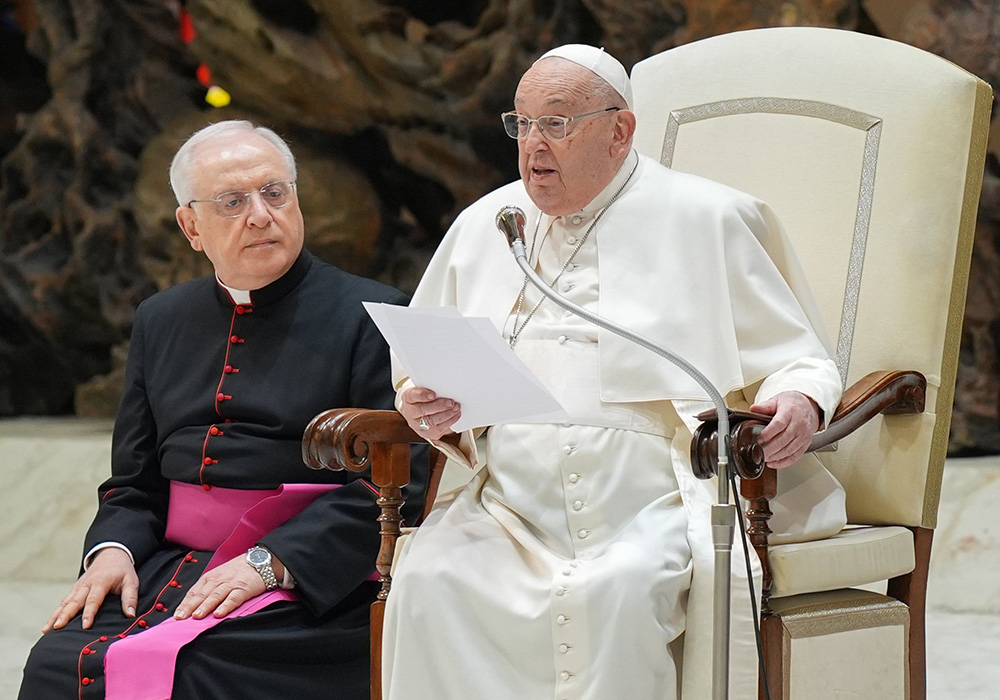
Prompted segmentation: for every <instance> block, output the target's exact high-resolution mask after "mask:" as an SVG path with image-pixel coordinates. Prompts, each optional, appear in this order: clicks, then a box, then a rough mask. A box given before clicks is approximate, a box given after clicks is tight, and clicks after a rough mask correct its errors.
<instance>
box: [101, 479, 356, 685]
mask: <svg viewBox="0 0 1000 700" xmlns="http://www.w3.org/2000/svg"><path fill="white" fill-rule="evenodd" d="M338 486H339V484H284V485H283V486H280V487H278V488H277V489H274V490H270V491H243V490H240V489H226V488H220V487H217V486H213V487H212V488H211V490H209V491H205V490H204V489H203V488H202V487H201V486H198V485H196V484H184V483H180V482H177V481H172V482H170V507H169V511H168V513H167V534H166V538H167V540H169V541H170V542H173V543H175V544H179V545H181V546H182V547H185V548H189V549H196V550H199V551H211V550H213V549H214V550H215V554H214V555H213V556H212V559H211V561H209V563H208V566H207V567H206V568H205V570H206V571H208V570H209V569H212V568H214V567H216V566H218V565H219V564H222V563H223V562H226V561H229V560H230V559H232V558H233V557H235V556H237V555H238V554H242V553H244V552H246V551H247V549H249V548H250V547H252V546H253V544H254V543H255V542H257V541H258V540H260V539H261V537H263V536H264V535H265V534H267V533H268V532H270V531H271V530H273V529H274V528H276V527H277V526H278V525H281V524H282V523H284V522H285V521H286V520H288V519H289V518H291V517H292V516H293V515H295V514H296V513H298V512H300V511H301V510H302V509H303V508H305V507H306V506H307V505H309V504H310V503H312V502H313V501H314V500H315V499H316V498H317V497H319V496H321V495H322V494H324V493H326V492H328V491H330V490H332V489H335V488H337V487H338ZM296 599H297V598H296V596H295V594H294V593H292V592H291V591H285V590H281V589H279V590H276V591H270V592H268V593H264V594H262V595H259V596H257V597H255V598H251V599H250V600H248V601H246V602H245V603H243V605H241V606H240V607H238V608H236V610H233V611H232V612H231V613H229V614H228V615H226V616H225V617H221V618H217V617H215V616H214V615H209V616H208V617H205V618H202V619H201V620H196V619H195V618H193V617H189V618H187V619H184V620H176V619H174V618H169V619H167V620H164V621H163V622H161V623H160V624H158V625H156V626H155V627H151V628H149V629H148V630H146V631H144V632H143V633H142V634H136V635H134V636H129V637H125V638H124V639H121V640H119V641H117V642H115V643H114V644H112V645H111V646H110V647H108V651H107V655H106V656H105V657H104V677H105V688H106V690H105V700H169V698H170V694H171V691H172V689H173V684H174V667H175V666H176V664H177V654H178V652H179V651H180V650H181V648H182V647H183V646H184V645H185V644H187V643H188V642H190V641H191V640H193V639H194V638H195V637H197V636H198V635H199V634H201V633H202V632H204V631H205V630H207V629H210V628H212V627H214V626H215V625H217V624H219V623H220V622H222V620H227V619H232V618H236V617H243V616H244V615H249V614H251V613H254V612H257V611H258V610H262V609H263V608H265V607H267V606H268V605H271V604H272V603H276V602H278V601H281V600H296Z"/></svg>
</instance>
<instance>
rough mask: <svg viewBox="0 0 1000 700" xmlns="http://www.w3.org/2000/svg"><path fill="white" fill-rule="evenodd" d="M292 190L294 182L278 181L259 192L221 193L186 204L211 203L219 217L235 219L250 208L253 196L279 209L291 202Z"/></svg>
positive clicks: (268, 184) (270, 206) (270, 183)
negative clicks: (214, 196) (257, 196)
mask: <svg viewBox="0 0 1000 700" xmlns="http://www.w3.org/2000/svg"><path fill="white" fill-rule="evenodd" d="M294 189H295V183H294V182H292V181H289V180H278V181H276V182H269V183H267V184H266V185H264V186H263V187H261V188H260V189H259V190H251V191H250V192H223V193H222V194H220V195H219V196H218V197H216V198H215V199H192V200H191V201H190V202H188V206H191V205H192V204H198V203H199V202H200V203H203V204H208V203H209V202H211V203H212V204H214V205H215V211H216V213H218V215H219V216H221V217H222V218H224V219H235V218H236V217H237V216H241V215H242V214H244V213H245V212H246V210H247V208H248V207H249V206H250V198H251V197H253V195H254V194H259V195H260V201H262V202H263V203H264V204H266V205H267V206H268V207H269V208H271V209H281V208H282V207H283V206H285V205H286V204H288V202H290V201H291V196H292V191H293V190H294Z"/></svg>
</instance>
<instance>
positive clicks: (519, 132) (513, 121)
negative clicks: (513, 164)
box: [500, 107, 621, 141]
mask: <svg viewBox="0 0 1000 700" xmlns="http://www.w3.org/2000/svg"><path fill="white" fill-rule="evenodd" d="M620 109H621V107H608V108H607V109H599V110H597V111H596V112H587V113H586V114H578V115H577V116H575V117H539V118H538V119H528V118H527V117H526V116H524V115H523V114H518V113H517V112H504V113H503V114H501V115H500V118H501V119H503V128H504V130H505V131H506V132H507V135H508V136H510V137H511V138H512V139H526V138H528V132H529V131H530V130H531V125H532V124H533V123H534V124H538V131H539V132H540V133H541V135H542V136H544V137H545V138H547V139H552V140H553V141H562V140H563V139H564V138H566V131H567V126H568V125H569V123H570V122H572V121H576V120H577V119H583V118H585V117H592V116H594V115H595V114H604V113H605V112H617V111H619V110H620Z"/></svg>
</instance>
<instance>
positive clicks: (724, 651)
mask: <svg viewBox="0 0 1000 700" xmlns="http://www.w3.org/2000/svg"><path fill="white" fill-rule="evenodd" d="M524 223H525V216H524V212H523V211H521V209H519V208H518V207H514V206H506V207H503V208H502V209H501V210H500V211H499V212H497V217H496V226H497V228H498V229H500V232H501V233H503V234H504V235H505V236H506V237H507V243H508V244H509V245H510V249H511V252H513V254H514V258H515V260H516V261H517V264H518V266H519V267H520V268H521V270H523V271H524V274H525V275H526V276H527V278H528V279H529V280H531V283H532V284H533V285H534V286H536V287H537V288H538V290H539V291H540V292H542V294H544V295H545V296H547V297H548V298H549V299H551V300H552V301H554V302H555V303H556V304H558V305H559V306H561V307H562V308H564V309H566V310H567V311H569V312H571V313H574V314H576V315H577V316H580V317H581V318H583V319H586V320H587V321H590V322H591V323H593V324H594V325H596V326H598V327H600V328H603V329H605V330H608V331H611V332H612V333H615V334H616V335H619V336H621V337H623V338H625V339H626V340H630V341H632V342H633V343H635V344H637V345H639V346H641V347H644V348H646V349H647V350H650V351H652V352H654V353H656V354H657V355H659V356H660V357H663V358H665V359H666V360H669V361H670V362H672V363H673V364H675V365H676V366H677V367H679V368H680V369H681V370H683V371H684V372H685V373H686V374H688V375H689V376H690V377H691V378H692V379H694V380H695V381H696V382H697V383H698V385H699V386H700V387H701V388H702V389H704V390H705V393H706V394H708V396H709V398H710V399H711V400H712V403H714V404H715V410H716V413H717V414H718V420H719V428H718V435H719V438H718V440H717V442H718V448H719V456H718V468H717V470H716V480H717V482H718V498H717V503H715V504H714V505H713V506H712V542H713V544H714V545H715V580H714V585H715V589H714V593H715V598H714V606H713V620H712V622H713V639H712V642H713V646H712V700H727V698H728V697H729V619H730V587H731V583H730V574H731V568H732V564H731V559H730V555H731V552H732V549H733V530H734V529H735V526H736V505H735V504H732V503H730V502H729V411H728V408H727V407H726V403H725V401H724V400H723V398H722V395H721V394H720V393H719V391H718V389H716V388H715V386H713V385H712V383H711V382H710V381H709V380H708V378H707V377H706V376H705V375H704V374H702V373H701V372H699V371H698V370H697V369H696V368H695V367H694V366H692V365H691V364H690V363H689V362H687V361H686V360H685V359H684V358H682V357H680V356H678V355H676V354H674V353H673V352H671V351H670V350H668V349H667V348H664V347H662V346H660V345H657V344H656V343H654V342H653V341H651V340H649V339H648V338H646V337H644V336H642V335H639V334H638V333H633V332H632V331H630V330H628V329H627V328H623V327H622V326H619V325H618V324H616V323H614V322H612V321H609V320H607V319H605V318H602V317H601V316H598V315H597V314H595V313H592V312H590V311H587V310H586V309H584V308H583V307H581V306H578V305H577V304H574V303H573V302H571V301H569V300H568V299H565V298H563V297H562V296H561V295H560V294H559V293H558V292H556V291H555V290H554V289H552V288H551V287H549V285H547V284H545V282H544V281H542V279H541V278H540V277H539V276H538V275H537V273H535V271H534V270H533V269H532V268H531V265H530V264H529V263H528V256H527V253H526V251H525V247H524Z"/></svg>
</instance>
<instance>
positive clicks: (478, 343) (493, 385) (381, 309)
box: [364, 302, 567, 433]
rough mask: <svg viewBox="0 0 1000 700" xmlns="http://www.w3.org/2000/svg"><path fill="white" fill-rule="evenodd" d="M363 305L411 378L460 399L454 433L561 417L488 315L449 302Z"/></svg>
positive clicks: (553, 401) (561, 412)
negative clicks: (467, 312)
mask: <svg viewBox="0 0 1000 700" xmlns="http://www.w3.org/2000/svg"><path fill="white" fill-rule="evenodd" d="M364 306H365V309H366V310H367V311H368V314H369V315H370V316H371V317H372V320H373V321H374V322H375V325H376V326H378V329H379V330H380V331H381V332H382V335H383V336H385V339H386V341H387V342H388V343H389V347H391V348H392V350H393V352H395V353H396V356H397V357H398V358H399V361H400V362H401V363H402V364H403V366H404V367H405V368H406V370H407V372H409V374H410V378H411V379H412V380H413V383H414V384H416V385H417V386H422V387H427V388H429V389H432V390H433V391H434V392H435V393H436V394H437V395H438V396H439V397H447V398H451V399H454V400H455V401H458V402H459V403H460V404H461V405H462V416H461V418H459V419H458V421H457V422H456V423H455V425H453V426H452V430H454V431H455V432H456V433H457V432H462V431H463V430H468V429H469V428H478V427H483V426H488V425H496V424H498V423H511V422H517V421H525V420H532V421H538V420H564V419H565V418H567V413H566V410H565V409H564V408H563V407H562V406H561V405H560V404H559V402H558V401H556V399H555V397H554V396H552V394H550V393H549V392H548V390H547V389H546V388H545V387H544V386H543V385H542V383H541V382H540V381H539V380H538V378H537V377H535V375H533V374H532V373H531V371H530V370H529V369H528V368H527V367H526V366H525V365H524V363H523V362H521V360H519V359H518V358H517V356H516V355H515V354H514V351H513V350H511V349H510V347H509V346H508V345H507V343H505V342H504V340H503V338H502V337H501V336H500V334H499V333H497V330H496V328H494V327H493V324H492V323H490V321H489V319H487V318H466V317H464V316H462V315H461V314H460V313H459V312H458V309H456V308H454V307H440V308H409V307H403V306H394V305H392V304H375V303H371V302H365V304H364Z"/></svg>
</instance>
